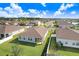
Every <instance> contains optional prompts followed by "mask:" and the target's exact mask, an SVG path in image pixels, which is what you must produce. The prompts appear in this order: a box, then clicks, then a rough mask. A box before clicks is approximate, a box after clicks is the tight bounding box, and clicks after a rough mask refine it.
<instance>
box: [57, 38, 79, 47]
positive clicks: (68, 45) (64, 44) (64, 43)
mask: <svg viewBox="0 0 79 59" xmlns="http://www.w3.org/2000/svg"><path fill="white" fill-rule="evenodd" d="M59 41H61V43H63V46H67V47H74V48H79V45H78V46H77V45H76V43H79V41H77V40H75V39H74V40H68V39H60V38H56V42H57V43H58V42H59ZM66 42H67V44H66ZM73 43H75V45H73Z"/></svg>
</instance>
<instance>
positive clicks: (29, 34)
mask: <svg viewBox="0 0 79 59" xmlns="http://www.w3.org/2000/svg"><path fill="white" fill-rule="evenodd" d="M47 33H48V29H47V28H45V27H31V28H28V29H26V30H25V31H24V32H22V33H20V35H19V37H18V40H19V41H24V42H32V43H43V41H44V39H45V37H46V35H47Z"/></svg>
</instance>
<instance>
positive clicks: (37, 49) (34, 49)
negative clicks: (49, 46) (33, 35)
mask: <svg viewBox="0 0 79 59" xmlns="http://www.w3.org/2000/svg"><path fill="white" fill-rule="evenodd" d="M48 37H49V33H48V35H47V37H46V40H45V41H44V43H43V44H41V45H37V44H33V43H27V42H20V41H18V40H17V35H16V36H14V38H13V39H11V40H9V41H7V42H4V43H3V44H1V45H0V56H5V55H7V54H8V55H11V53H10V50H11V47H12V45H14V44H18V45H19V47H20V48H21V49H22V54H20V55H21V56H40V55H41V54H42V52H43V49H44V47H45V45H46V42H47V41H48Z"/></svg>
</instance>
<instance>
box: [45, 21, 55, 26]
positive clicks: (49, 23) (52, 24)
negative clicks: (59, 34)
mask: <svg viewBox="0 0 79 59" xmlns="http://www.w3.org/2000/svg"><path fill="white" fill-rule="evenodd" d="M46 24H47V26H48V27H53V26H54V21H48V22H46Z"/></svg>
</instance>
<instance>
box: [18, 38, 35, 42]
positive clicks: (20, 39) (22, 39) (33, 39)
mask: <svg viewBox="0 0 79 59" xmlns="http://www.w3.org/2000/svg"><path fill="white" fill-rule="evenodd" d="M24 38H25V39H24ZM30 38H32V40H29V39H28V37H26V36H20V37H19V38H18V40H19V41H24V42H32V43H35V38H34V37H30Z"/></svg>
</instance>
